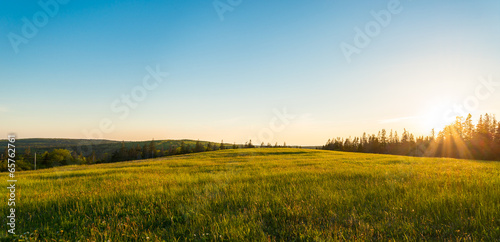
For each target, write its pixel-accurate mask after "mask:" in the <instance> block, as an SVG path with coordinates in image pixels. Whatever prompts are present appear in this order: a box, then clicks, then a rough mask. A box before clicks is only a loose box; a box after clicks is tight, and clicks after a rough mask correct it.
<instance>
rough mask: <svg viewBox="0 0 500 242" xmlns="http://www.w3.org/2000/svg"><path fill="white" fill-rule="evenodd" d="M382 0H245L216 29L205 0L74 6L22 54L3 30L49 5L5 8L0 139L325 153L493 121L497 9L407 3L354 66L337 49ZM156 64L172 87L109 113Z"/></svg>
mask: <svg viewBox="0 0 500 242" xmlns="http://www.w3.org/2000/svg"><path fill="white" fill-rule="evenodd" d="M42 2H50V1H48V0H42ZM220 2H221V3H223V4H228V3H227V1H225V0H224V1H220ZM389 2H391V1H387V0H386V1H340V0H339V1H333V0H321V1H304V0H302V1H299V0H286V1H285V0H282V1H264V0H260V1H257V0H254V1H246V0H243V1H242V3H241V4H239V5H237V6H234V7H232V8H233V10H232V11H228V12H225V13H224V14H223V16H224V19H223V20H222V19H221V18H220V17H219V14H218V12H217V11H216V9H215V8H214V6H213V2H212V1H211V0H210V1H186V0H176V1H173V0H162V1H76V0H73V1H69V2H68V3H67V4H60V5H58V6H59V7H58V8H59V9H57V10H58V11H57V13H55V14H54V16H53V17H52V16H49V17H48V22H47V23H46V24H45V25H43V24H42V25H41V27H38V28H37V29H38V32H37V33H36V35H35V36H33V37H31V38H26V40H27V43H21V44H19V45H18V52H17V53H16V51H15V50H14V48H13V45H12V44H11V40H10V38H9V36H12V34H10V33H13V34H17V35H19V36H23V33H22V30H23V28H26V27H25V26H24V25H26V24H25V22H23V18H24V17H25V18H27V19H28V20H29V21H31V22H32V21H33V17H34V16H35V17H37V16H38V17H40V16H43V13H44V12H43V11H44V10H43V8H42V6H40V5H39V4H38V3H37V1H21V0H5V1H2V2H1V3H0V35H1V36H3V37H1V38H0V53H1V58H0V82H1V90H2V94H1V95H0V135H1V136H3V137H6V136H7V134H8V133H10V132H14V133H16V134H17V135H18V137H19V138H29V137H58V138H89V137H88V136H86V135H85V132H86V131H92V130H94V131H95V130H99V123H100V122H101V120H103V119H107V120H109V121H111V122H112V125H113V127H114V130H113V131H111V132H108V131H109V130H107V132H103V136H102V137H103V138H106V139H113V140H149V139H151V138H154V139H157V140H158V139H180V138H189V139H200V140H210V141H220V140H221V139H224V141H226V142H237V143H241V142H244V141H246V140H248V139H249V138H252V139H253V141H254V143H260V142H261V141H265V142H271V143H274V142H279V143H282V142H283V141H286V142H287V144H296V145H322V144H324V143H325V142H326V140H327V139H329V138H332V137H337V136H342V137H348V136H360V135H361V134H362V133H363V132H364V131H366V132H368V133H375V132H377V131H378V130H380V129H382V128H385V129H395V130H398V132H401V131H402V130H403V128H406V129H408V130H409V131H411V132H414V133H416V134H429V133H430V130H431V129H432V128H433V127H435V128H440V127H441V126H442V125H443V123H445V122H447V121H449V120H448V118H447V117H449V116H453V115H455V114H459V113H457V112H456V111H454V112H450V111H448V110H450V109H452V108H453V106H454V105H463V104H464V102H467V101H471V100H472V99H476V100H478V103H477V108H474V109H472V110H470V109H469V110H465V111H466V112H467V113H468V112H470V113H472V114H474V115H475V117H476V118H477V117H478V115H479V114H481V113H485V112H489V113H492V114H497V115H500V105H499V104H500V95H499V94H500V85H498V86H496V87H495V86H494V87H490V89H488V88H482V89H481V92H480V94H481V95H483V96H481V97H480V98H478V97H477V94H476V93H475V90H476V89H477V88H478V86H480V85H482V84H481V81H480V79H481V78H486V79H488V77H489V76H491V80H490V81H494V82H497V83H499V82H500V68H499V67H500V44H499V43H500V1H498V0H490V1H488V0H485V1H472V0H470V1H464V0H453V1H452V0H442V1H435V0H414V1H410V0H401V1H400V8H401V9H402V11H401V12H400V13H399V14H392V16H391V20H390V22H389V24H388V25H387V26H385V27H383V26H382V27H381V31H380V33H379V34H375V35H374V36H373V37H372V38H371V42H370V43H369V44H368V45H367V46H366V47H365V48H360V53H359V54H353V55H352V56H351V62H350V63H348V61H347V60H346V58H345V56H344V54H343V52H342V50H341V48H340V46H341V43H343V42H344V43H347V44H351V45H354V38H355V36H356V32H355V28H360V29H365V26H366V25H367V24H369V23H370V22H371V21H374V17H373V16H372V15H371V11H375V12H379V11H381V10H387V9H388V3H389ZM52 10H54V9H52ZM38 21H42V22H43V18H41V19H40V18H39V19H38ZM23 26H24V27H23ZM148 66H151V67H152V68H153V69H155V68H156V66H159V67H160V69H161V70H162V71H165V72H168V73H169V76H168V77H166V78H165V79H164V82H163V83H161V84H160V85H159V86H158V87H157V88H155V89H153V90H150V91H148V92H147V97H146V98H145V100H143V101H140V102H137V107H136V108H134V109H130V113H129V114H128V115H126V117H123V116H122V114H123V113H120V112H113V111H112V109H111V105H112V104H113V102H115V101H116V100H120V98H121V97H122V95H127V94H131V92H132V91H133V90H137V88H138V87H140V86H141V83H142V80H143V78H144V77H145V76H146V75H148V71H147V70H146V67H148ZM134 88H135V89H134ZM479 99H480V100H479ZM469 106H471V105H469ZM283 109H286V110H287V112H288V113H289V114H290V115H292V116H293V119H290V120H288V122H285V123H284V122H282V120H281V119H280V118H279V115H276V110H281V111H280V112H282V110H283ZM94 134H97V133H94ZM1 136H0V137H1ZM271 136H272V137H271ZM94 137H98V135H95V136H94Z"/></svg>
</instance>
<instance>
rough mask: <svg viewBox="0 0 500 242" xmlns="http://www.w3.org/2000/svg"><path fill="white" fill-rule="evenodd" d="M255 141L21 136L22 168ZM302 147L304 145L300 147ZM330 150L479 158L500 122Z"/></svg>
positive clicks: (374, 138) (487, 153) (3, 166)
mask: <svg viewBox="0 0 500 242" xmlns="http://www.w3.org/2000/svg"><path fill="white" fill-rule="evenodd" d="M0 147H5V150H4V152H2V153H0V171H7V158H8V155H7V141H6V140H0ZM254 147H256V146H255V145H253V144H252V141H251V140H250V141H249V142H246V143H245V144H244V145H239V144H227V143H224V142H223V141H221V142H220V143H214V142H207V141H199V140H198V141H194V140H160V141H155V140H152V141H139V142H132V141H127V142H124V141H122V142H119V141H110V140H78V139H21V140H18V141H16V158H15V160H16V170H32V169H34V168H35V167H34V160H35V153H36V154H37V155H36V160H37V167H36V168H37V169H41V168H50V167H57V166H64V165H74V164H80V165H83V164H98V163H108V162H119V161H128V160H140V159H149V158H157V157H163V156H171V155H180V154H187V153H195V152H205V151H213V150H222V149H240V148H254ZM258 147H261V148H271V147H288V146H287V145H286V143H284V144H283V145H278V143H276V144H274V145H271V144H269V143H268V144H267V145H266V144H264V143H261V144H260V146H258ZM297 148H298V147H297ZM321 148H322V149H324V150H336V151H348V152H364V153H379V154H395V155H406V156H426V157H452V158H464V159H478V160H500V122H498V121H496V119H495V117H494V116H493V115H490V114H485V115H481V116H480V117H479V121H478V122H477V124H473V123H472V116H471V115H470V114H469V115H468V116H467V118H465V119H464V118H462V117H457V118H456V121H455V122H454V123H453V124H450V125H448V126H446V127H445V128H444V129H443V130H441V131H439V133H438V134H436V133H435V132H434V130H432V132H431V134H430V135H429V136H419V137H416V136H414V135H413V134H411V133H410V132H408V131H407V130H406V129H405V130H404V131H403V133H402V134H400V135H399V134H398V132H396V131H392V130H391V131H389V132H387V131H386V130H385V129H383V130H381V131H380V132H378V134H377V135H375V134H372V135H367V134H366V133H364V134H363V136H361V137H355V138H335V139H330V140H328V142H326V144H325V145H324V146H322V147H321Z"/></svg>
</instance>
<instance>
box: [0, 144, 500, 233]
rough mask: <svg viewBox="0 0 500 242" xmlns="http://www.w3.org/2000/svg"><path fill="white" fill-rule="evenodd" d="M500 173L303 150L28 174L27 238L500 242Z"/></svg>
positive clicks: (22, 191)
mask: <svg viewBox="0 0 500 242" xmlns="http://www.w3.org/2000/svg"><path fill="white" fill-rule="evenodd" d="M499 171H500V163H498V162H486V161H473V160H459V159H449V158H416V157H404V156H394V155H377V154H360V153H348V152H335V151H320V150H308V149H292V148H272V149H270V148H255V149H236V150H220V151H213V152H203V153H196V154H187V155H180V156H170V157H163V158H157V159H149V160H141V161H129V162H119V163H110V164H97V165H81V166H64V167H57V168H51V169H45V170H39V171H23V172H18V173H16V174H17V179H18V183H17V184H18V187H19V191H18V197H19V201H18V205H17V207H16V209H17V210H18V213H17V215H16V216H17V228H16V231H17V235H16V237H15V238H16V239H35V238H36V239H40V240H52V239H55V240H64V241H77V240H85V241H87V240H91V241H107V240H111V241H116V240H139V241H147V240H150V241H158V240H166V241H176V240H196V241H205V240H231V241H241V240H258V241H269V240H271V241H275V240H276V241H279V240H287V241H288V240H349V241H351V240H393V239H394V240H449V239H450V240H451V239H452V240H495V239H498V238H500V172H499ZM2 175H3V176H4V177H6V176H7V175H6V173H2ZM0 209H2V211H6V209H7V204H6V203H1V204H0ZM4 220H6V218H5V217H4ZM3 224H5V223H3ZM0 235H1V236H3V237H4V238H6V236H7V233H6V230H5V229H4V230H2V232H1V234H0ZM8 238H9V239H13V238H12V237H8Z"/></svg>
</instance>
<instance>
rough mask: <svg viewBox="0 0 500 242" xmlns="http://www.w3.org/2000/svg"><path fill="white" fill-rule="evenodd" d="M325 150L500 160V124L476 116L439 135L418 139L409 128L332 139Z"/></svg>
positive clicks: (487, 117) (452, 125)
mask: <svg viewBox="0 0 500 242" xmlns="http://www.w3.org/2000/svg"><path fill="white" fill-rule="evenodd" d="M322 148H323V149H324V150H337V151H350V152H364V153H379V154H395V155H408V156H426V157H451V158H463V159H478V160H500V122H497V120H496V119H495V116H493V115H490V114H485V115H484V116H483V115H481V116H480V117H479V121H478V122H477V124H476V125H474V124H473V123H472V115H471V114H469V115H468V116H467V118H465V119H464V118H463V117H457V118H456V120H455V122H454V123H453V124H450V125H447V126H446V127H444V129H443V130H441V131H439V133H438V134H437V135H436V134H435V131H434V130H432V132H431V134H430V136H425V137H424V136H419V137H415V136H414V135H413V134H411V133H409V132H408V131H407V130H406V129H405V130H404V131H403V133H402V134H401V136H399V135H398V133H397V132H393V131H392V130H391V131H390V132H389V133H388V132H387V131H386V130H385V129H383V130H382V131H380V132H378V134H377V135H375V134H372V135H367V134H366V133H364V134H363V136H362V137H355V138H352V139H351V138H335V139H330V140H328V141H327V142H326V144H325V145H324V146H323V147H322Z"/></svg>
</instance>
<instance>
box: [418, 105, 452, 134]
mask: <svg viewBox="0 0 500 242" xmlns="http://www.w3.org/2000/svg"><path fill="white" fill-rule="evenodd" d="M420 117H421V119H420V122H421V125H422V128H424V129H425V130H427V132H431V130H432V129H434V131H435V133H436V134H437V133H438V132H439V131H441V130H443V129H444V127H445V126H446V125H449V124H451V123H452V122H453V121H454V120H455V117H454V115H453V112H452V109H450V108H449V106H448V105H446V104H445V103H440V104H437V105H433V106H432V107H430V108H428V109H427V110H426V111H425V112H423V114H422V115H421V116H420Z"/></svg>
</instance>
